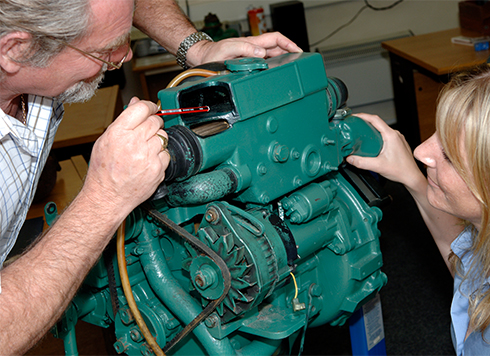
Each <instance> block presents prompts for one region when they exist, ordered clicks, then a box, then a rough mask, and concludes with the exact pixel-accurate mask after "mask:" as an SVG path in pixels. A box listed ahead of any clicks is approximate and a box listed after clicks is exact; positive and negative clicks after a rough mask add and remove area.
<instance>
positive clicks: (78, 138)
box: [53, 85, 122, 149]
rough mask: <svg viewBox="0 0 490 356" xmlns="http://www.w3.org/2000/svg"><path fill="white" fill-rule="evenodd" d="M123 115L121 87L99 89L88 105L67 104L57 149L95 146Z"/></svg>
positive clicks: (55, 144) (58, 135) (57, 133)
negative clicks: (87, 144) (121, 114)
mask: <svg viewBox="0 0 490 356" xmlns="http://www.w3.org/2000/svg"><path fill="white" fill-rule="evenodd" d="M121 111H122V100H121V96H120V93H119V86H118V85H114V86H112V87H108V88H102V89H99V90H98V91H97V93H96V94H95V96H94V97H93V98H92V99H90V100H89V101H87V102H85V103H76V104H66V105H65V115H64V117H63V121H62V122H61V124H60V126H59V128H58V131H57V132H56V136H55V138H54V143H53V149H58V148H64V147H69V146H76V145H81V144H85V143H92V142H95V141H96V140H97V138H99V136H100V135H102V133H104V131H105V129H106V128H107V126H109V125H110V123H111V122H112V121H113V120H114V119H115V118H116V116H117V115H118V114H119V113H120V112H121Z"/></svg>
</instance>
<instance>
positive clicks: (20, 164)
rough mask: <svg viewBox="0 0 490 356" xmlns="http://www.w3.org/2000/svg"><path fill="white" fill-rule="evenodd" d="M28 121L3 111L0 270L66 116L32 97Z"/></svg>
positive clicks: (0, 114) (54, 104)
mask: <svg viewBox="0 0 490 356" xmlns="http://www.w3.org/2000/svg"><path fill="white" fill-rule="evenodd" d="M27 109H28V114H27V120H26V125H23V124H22V123H21V122H20V121H19V120H17V119H15V118H13V117H11V116H9V115H6V114H5V113H4V112H3V111H1V110H0V267H1V266H2V265H3V262H4V261H5V259H6V257H7V255H8V253H9V252H10V250H11V249H12V247H13V246H14V244H15V242H16V240H17V236H18V235H19V231H20V229H21V227H22V225H23V224H24V220H25V217H26V215H27V211H28V210H29V207H30V205H31V203H32V200H33V198H34V194H35V192H36V188H37V183H38V181H39V177H40V175H41V173H42V170H43V168H44V165H45V163H46V160H47V158H48V156H49V152H50V151H51V146H52V145H53V141H54V136H55V134H56V130H57V129H58V126H59V124H60V122H61V119H62V117H63V113H64V109H63V104H62V103H60V102H57V101H54V100H53V99H51V98H46V97H41V96H36V95H29V98H28V100H27Z"/></svg>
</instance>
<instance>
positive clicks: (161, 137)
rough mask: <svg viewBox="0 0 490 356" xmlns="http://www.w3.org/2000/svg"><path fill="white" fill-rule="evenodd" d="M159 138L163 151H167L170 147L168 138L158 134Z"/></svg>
mask: <svg viewBox="0 0 490 356" xmlns="http://www.w3.org/2000/svg"><path fill="white" fill-rule="evenodd" d="M156 135H157V136H158V137H160V140H161V141H162V151H165V150H166V149H167V146H168V138H166V137H165V136H163V135H159V134H156Z"/></svg>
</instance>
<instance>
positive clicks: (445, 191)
mask: <svg viewBox="0 0 490 356" xmlns="http://www.w3.org/2000/svg"><path fill="white" fill-rule="evenodd" d="M461 154H462V157H466V155H465V152H464V151H462V152H461ZM414 156H415V158H416V159H418V160H419V161H420V162H422V163H423V164H425V165H426V166H427V180H428V182H429V185H428V187H427V199H428V201H429V203H430V205H432V206H433V207H434V208H436V209H439V210H442V211H445V212H447V213H449V214H451V215H454V216H457V217H459V218H461V219H464V220H468V221H469V222H471V223H472V224H473V225H475V227H476V228H477V229H479V228H480V220H481V206H480V203H479V201H478V200H477V199H476V197H475V196H474V195H473V193H472V192H471V191H470V189H469V188H468V186H467V185H466V183H465V182H464V181H463V179H462V178H461V176H460V175H459V174H458V172H457V171H456V169H455V168H454V167H453V165H452V163H451V162H450V161H449V159H448V158H447V156H446V154H445V153H444V150H443V148H442V146H441V142H440V140H439V135H438V133H437V132H436V133H435V134H434V135H432V136H431V137H430V138H429V139H428V140H427V141H425V142H424V143H422V144H421V145H420V146H418V147H417V148H416V149H415V151H414Z"/></svg>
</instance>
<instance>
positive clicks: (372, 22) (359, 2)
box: [122, 0, 459, 102]
mask: <svg viewBox="0 0 490 356" xmlns="http://www.w3.org/2000/svg"><path fill="white" fill-rule="evenodd" d="M188 1H189V5H190V18H191V20H192V21H195V22H201V23H202V22H203V20H204V17H205V16H206V15H207V14H208V13H209V12H212V13H215V14H217V15H218V17H219V18H220V20H221V21H240V22H241V23H242V24H243V25H244V26H248V25H247V21H246V16H247V9H248V8H249V7H250V6H254V7H263V8H264V12H265V13H266V14H269V4H271V3H276V2H282V1H284V0H188ZM302 1H303V4H304V5H305V16H306V22H307V27H308V36H309V40H310V43H314V42H316V41H318V40H320V39H322V38H323V37H325V36H326V35H328V34H329V33H331V32H332V31H334V30H335V29H337V28H338V27H339V26H341V25H343V24H345V23H347V22H348V21H349V20H350V19H351V18H352V17H353V16H354V15H355V14H356V13H357V11H359V9H361V8H362V7H363V6H364V1H363V0H302ZM393 2H394V1H391V0H370V1H369V3H370V4H371V5H373V6H376V7H384V6H388V5H390V4H392V3H393ZM178 3H179V5H180V6H181V7H182V8H183V9H184V11H186V8H187V6H186V2H185V0H178ZM267 21H268V22H269V24H270V18H269V17H268V18H267ZM458 25H459V24H458V1H457V0H405V1H403V2H401V3H400V4H399V5H397V6H396V7H394V8H393V9H390V10H386V11H374V10H371V9H365V10H364V11H363V12H362V13H361V14H360V15H359V17H358V18H357V19H356V20H355V21H354V22H353V23H352V24H351V25H350V26H348V27H346V28H344V29H342V30H341V31H340V32H338V33H337V34H336V35H334V36H333V37H332V38H330V39H329V40H328V41H325V42H323V43H321V44H319V45H318V46H317V47H320V48H324V47H329V46H335V45H340V44H343V43H349V42H362V41H363V40H369V39H372V38H376V37H384V36H389V35H391V34H393V33H398V32H400V31H406V30H411V31H412V32H413V33H414V34H415V35H420V34H424V33H429V32H435V31H440V30H445V29H450V28H455V27H458ZM315 48H316V47H312V48H311V50H312V51H314V50H315ZM124 69H125V72H126V78H127V81H128V83H127V86H126V88H125V90H123V93H122V94H123V100H125V102H128V101H129V99H130V98H131V97H132V96H133V95H136V96H142V90H141V86H140V84H139V78H138V77H137V76H136V75H134V74H133V73H131V66H130V65H129V64H127V65H125V66H124Z"/></svg>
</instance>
